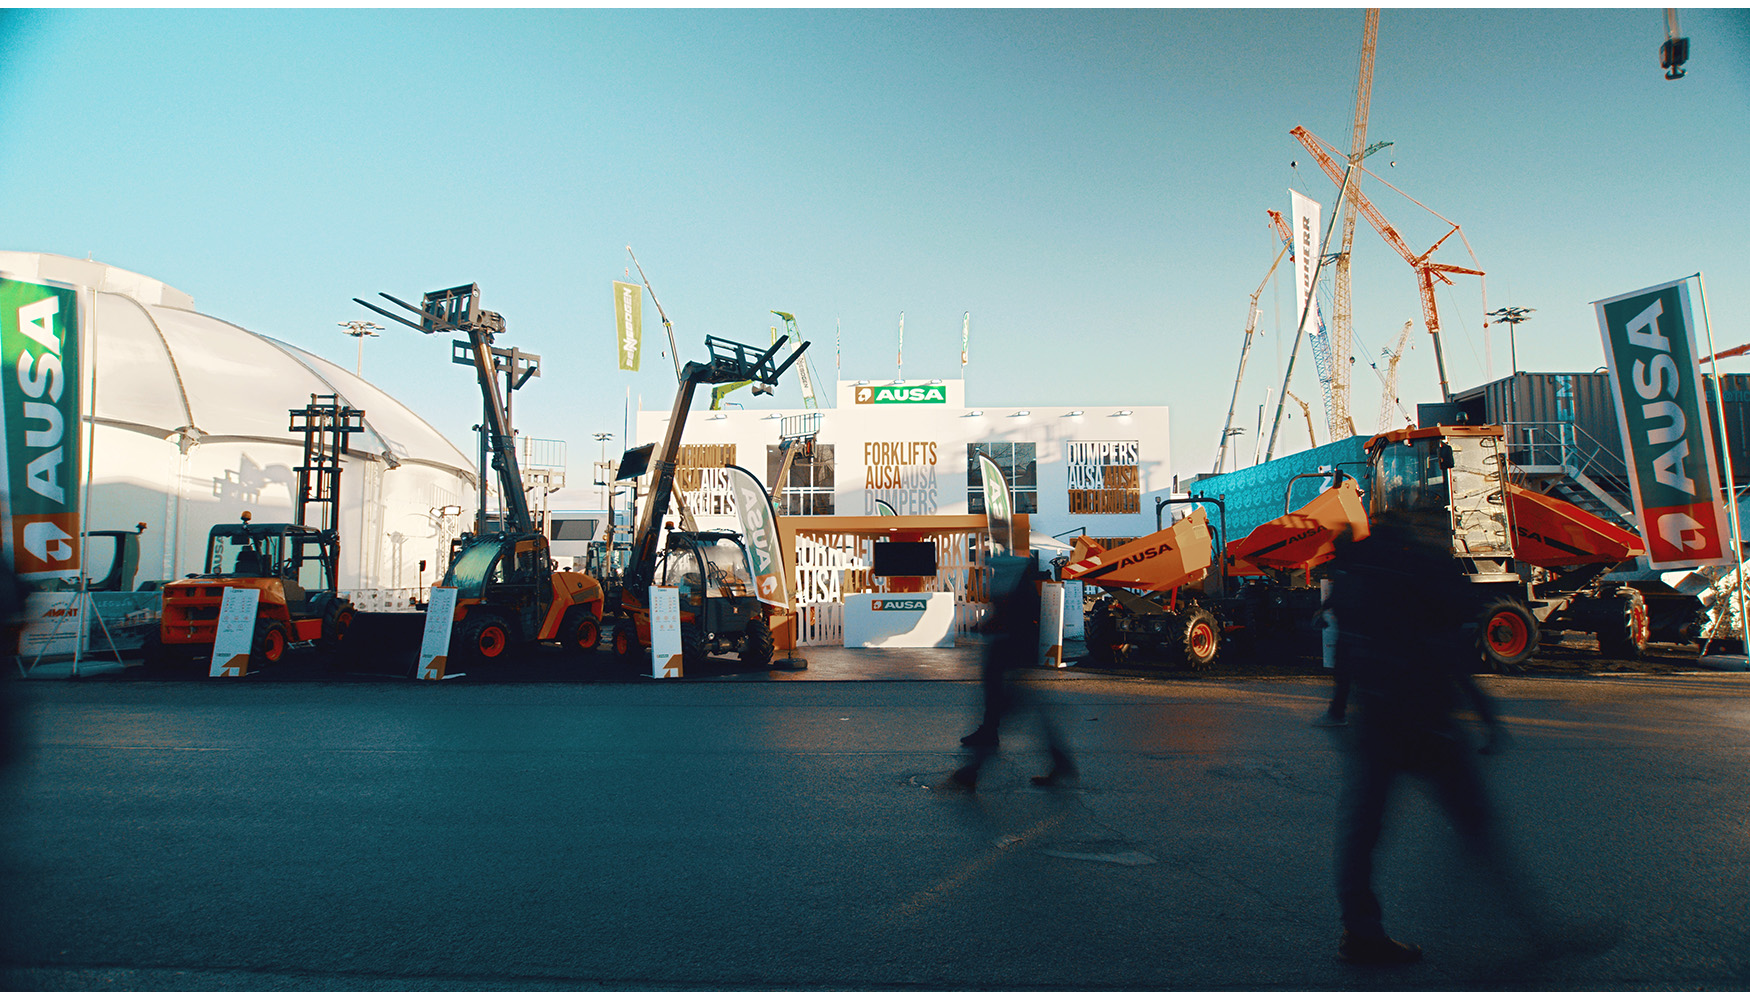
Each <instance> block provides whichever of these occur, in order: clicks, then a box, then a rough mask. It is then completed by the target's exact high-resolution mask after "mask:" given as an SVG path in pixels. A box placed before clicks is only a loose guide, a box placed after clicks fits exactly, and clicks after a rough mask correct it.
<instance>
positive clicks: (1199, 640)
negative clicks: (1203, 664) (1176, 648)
mask: <svg viewBox="0 0 1750 1000" xmlns="http://www.w3.org/2000/svg"><path fill="white" fill-rule="evenodd" d="M1213 652H1215V629H1214V628H1212V627H1211V626H1210V624H1209V623H1208V622H1202V621H1200V622H1197V623H1196V624H1194V625H1192V626H1191V654H1192V655H1193V656H1196V657H1197V658H1198V659H1203V658H1204V657H1207V656H1208V655H1209V654H1211V653H1213Z"/></svg>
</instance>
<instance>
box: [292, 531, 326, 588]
mask: <svg viewBox="0 0 1750 1000" xmlns="http://www.w3.org/2000/svg"><path fill="white" fill-rule="evenodd" d="M297 546H298V567H297V570H298V586H300V587H303V588H304V589H305V590H307V591H317V590H327V589H328V574H327V573H326V572H325V571H324V569H323V564H322V540H321V539H319V538H300V539H298V541H297Z"/></svg>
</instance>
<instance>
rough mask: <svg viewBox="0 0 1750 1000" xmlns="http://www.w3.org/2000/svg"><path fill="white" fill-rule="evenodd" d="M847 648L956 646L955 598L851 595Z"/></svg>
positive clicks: (847, 606) (847, 608)
mask: <svg viewBox="0 0 1750 1000" xmlns="http://www.w3.org/2000/svg"><path fill="white" fill-rule="evenodd" d="M844 633H845V647H846V648H847V649H851V648H880V649H903V648H914V649H915V648H922V647H936V648H946V647H950V646H953V645H954V595H953V594H951V593H932V594H850V595H848V596H846V597H845V627H844Z"/></svg>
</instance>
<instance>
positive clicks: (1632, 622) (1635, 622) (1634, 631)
mask: <svg viewBox="0 0 1750 1000" xmlns="http://www.w3.org/2000/svg"><path fill="white" fill-rule="evenodd" d="M1652 637H1653V626H1652V620H1651V618H1649V616H1648V615H1647V609H1646V608H1644V607H1641V606H1638V605H1637V606H1636V607H1635V609H1634V610H1633V611H1632V612H1630V613H1629V638H1630V639H1632V640H1633V642H1634V644H1635V645H1636V646H1637V647H1639V646H1645V645H1646V644H1647V642H1648V640H1650V639H1651V638H1652Z"/></svg>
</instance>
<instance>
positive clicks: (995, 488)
mask: <svg viewBox="0 0 1750 1000" xmlns="http://www.w3.org/2000/svg"><path fill="white" fill-rule="evenodd" d="M978 474H979V476H980V477H981V478H982V479H983V480H984V513H985V517H986V518H987V519H988V524H989V531H990V540H991V544H992V545H993V546H995V547H996V551H997V554H998V555H1008V554H1010V553H1011V552H1012V551H1013V549H1014V546H1013V539H1011V538H1010V537H1009V533H1010V524H1011V523H1012V519H1011V512H1012V510H1013V508H1011V507H1010V506H1009V484H1008V481H1007V480H1005V479H1003V472H1002V470H1001V469H999V468H997V464H996V463H995V462H993V461H991V460H990V456H989V455H986V454H985V453H984V452H982V451H981V452H979V453H978Z"/></svg>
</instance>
